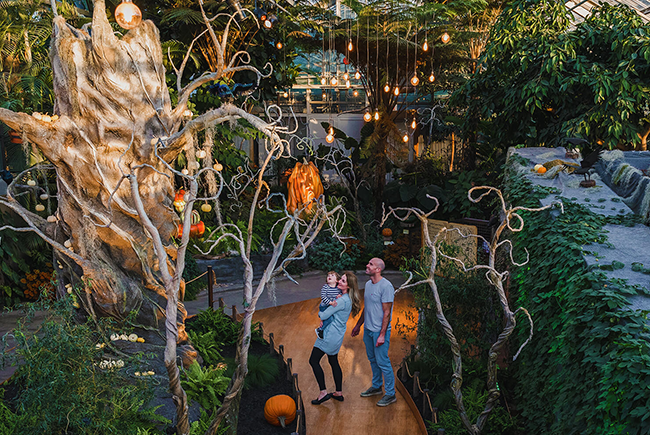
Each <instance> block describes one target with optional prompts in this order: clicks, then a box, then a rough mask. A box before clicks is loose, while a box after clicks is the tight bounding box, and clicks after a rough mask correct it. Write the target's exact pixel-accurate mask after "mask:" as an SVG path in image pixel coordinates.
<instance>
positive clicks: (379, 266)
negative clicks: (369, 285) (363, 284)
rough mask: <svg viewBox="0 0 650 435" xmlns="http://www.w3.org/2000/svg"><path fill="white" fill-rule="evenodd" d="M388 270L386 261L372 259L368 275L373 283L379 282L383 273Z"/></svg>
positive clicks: (367, 267)
mask: <svg viewBox="0 0 650 435" xmlns="http://www.w3.org/2000/svg"><path fill="white" fill-rule="evenodd" d="M385 268H386V264H385V263H384V260H382V259H381V258H372V259H371V260H370V261H369V262H368V264H367V265H366V275H368V276H370V279H371V280H372V282H377V281H379V280H380V279H381V273H382V272H383V271H384V269H385Z"/></svg>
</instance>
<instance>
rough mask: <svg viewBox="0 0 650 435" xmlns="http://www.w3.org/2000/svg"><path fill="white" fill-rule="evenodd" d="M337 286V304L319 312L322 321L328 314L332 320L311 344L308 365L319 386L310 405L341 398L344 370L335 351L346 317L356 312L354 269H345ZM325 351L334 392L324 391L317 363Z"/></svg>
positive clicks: (341, 335)
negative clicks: (321, 334)
mask: <svg viewBox="0 0 650 435" xmlns="http://www.w3.org/2000/svg"><path fill="white" fill-rule="evenodd" d="M337 287H338V288H339V289H340V290H341V294H342V296H341V297H340V298H338V299H337V300H336V306H335V307H334V306H330V307H329V308H327V309H326V310H325V311H321V312H320V313H318V316H319V317H320V318H321V320H325V319H327V318H329V317H332V319H333V320H332V322H331V323H330V324H329V325H328V326H327V327H326V328H325V329H324V331H323V338H319V339H317V340H316V343H314V348H313V349H312V351H311V356H310V357H309V365H311V368H312V370H313V371H314V376H315V377H316V381H317V382H318V387H319V388H320V394H319V395H318V398H317V399H315V400H312V401H311V403H312V405H320V404H321V403H323V402H325V401H327V400H329V399H331V398H332V397H333V398H334V399H335V400H338V401H339V402H342V401H343V392H342V384H343V372H342V371H341V366H340V365H339V358H338V354H339V350H340V349H341V345H342V344H343V337H344V336H345V330H346V328H347V323H348V317H350V313H352V317H355V316H356V315H357V314H359V311H360V309H361V300H360V298H359V286H358V284H357V277H356V275H355V274H354V273H353V272H350V271H345V272H344V273H343V275H342V276H341V279H340V280H339V282H338V285H337ZM325 354H327V360H328V361H329V363H330V366H331V367H332V375H333V376H334V383H335V384H336V392H334V393H333V394H328V393H327V389H326V388H325V373H323V369H322V368H321V366H320V360H321V358H323V355H325Z"/></svg>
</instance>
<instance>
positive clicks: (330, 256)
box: [309, 238, 361, 270]
mask: <svg viewBox="0 0 650 435" xmlns="http://www.w3.org/2000/svg"><path fill="white" fill-rule="evenodd" d="M360 256H361V251H360V250H359V247H358V246H357V245H356V244H351V245H350V247H349V248H347V247H346V245H343V244H341V242H339V241H338V240H337V239H335V238H329V239H321V241H319V242H318V243H316V244H314V245H312V246H310V247H309V266H310V267H313V268H315V269H320V270H347V269H353V268H354V265H355V264H356V261H357V259H358V258H359V257H360Z"/></svg>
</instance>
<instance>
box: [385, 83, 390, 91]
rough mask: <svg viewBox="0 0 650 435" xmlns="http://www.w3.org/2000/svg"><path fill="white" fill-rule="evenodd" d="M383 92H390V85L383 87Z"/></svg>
mask: <svg viewBox="0 0 650 435" xmlns="http://www.w3.org/2000/svg"><path fill="white" fill-rule="evenodd" d="M384 92H390V85H389V84H388V83H386V86H384Z"/></svg>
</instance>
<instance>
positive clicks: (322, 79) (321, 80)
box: [320, 77, 327, 85]
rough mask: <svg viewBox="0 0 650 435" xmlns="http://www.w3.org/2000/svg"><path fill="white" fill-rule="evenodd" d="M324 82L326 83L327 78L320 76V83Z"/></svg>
mask: <svg viewBox="0 0 650 435" xmlns="http://www.w3.org/2000/svg"><path fill="white" fill-rule="evenodd" d="M325 83H327V79H326V78H325V77H321V78H320V84H321V85H324V84H325Z"/></svg>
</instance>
